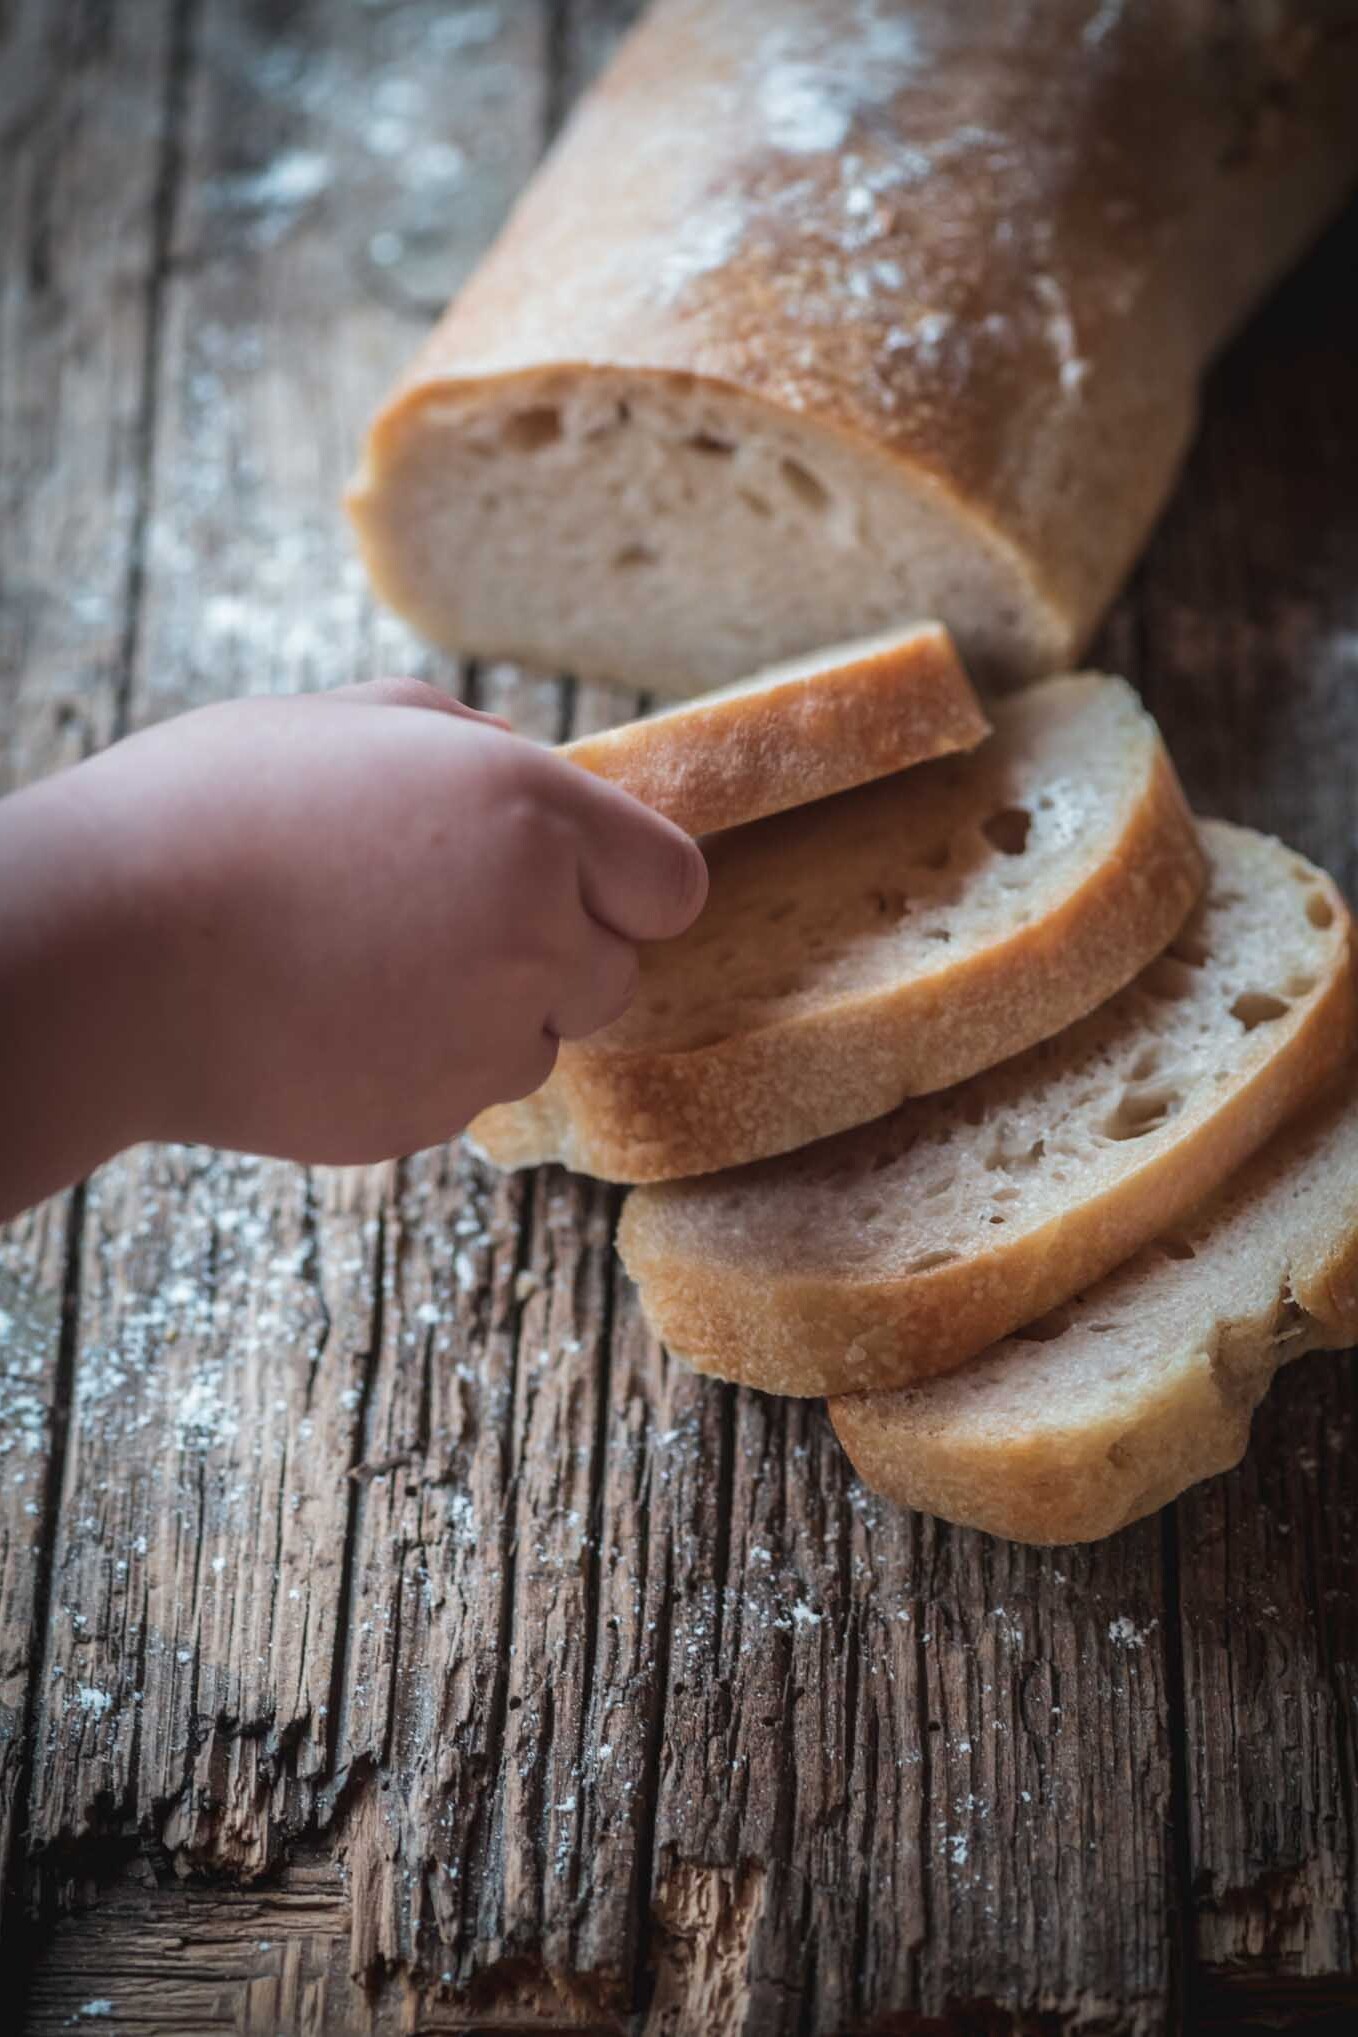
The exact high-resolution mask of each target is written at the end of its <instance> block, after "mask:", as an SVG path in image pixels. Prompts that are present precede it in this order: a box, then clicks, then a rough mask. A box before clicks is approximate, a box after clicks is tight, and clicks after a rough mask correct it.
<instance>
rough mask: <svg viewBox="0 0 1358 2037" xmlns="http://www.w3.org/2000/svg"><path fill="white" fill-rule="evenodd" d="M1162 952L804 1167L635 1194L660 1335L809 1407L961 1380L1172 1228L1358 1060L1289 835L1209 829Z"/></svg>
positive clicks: (1326, 914)
mask: <svg viewBox="0 0 1358 2037" xmlns="http://www.w3.org/2000/svg"><path fill="white" fill-rule="evenodd" d="M1203 841H1204V846H1205V848H1206V850H1207V854H1208V860H1209V864H1210V877H1209V883H1208V891H1207V895H1206V898H1205V899H1204V901H1203V903H1202V904H1201V905H1200V906H1199V907H1198V908H1197V910H1196V911H1195V913H1194V914H1193V916H1192V917H1191V918H1190V919H1189V921H1188V924H1187V926H1186V927H1185V929H1184V930H1183V932H1182V933H1181V934H1180V935H1179V937H1178V938H1177V939H1176V940H1175V942H1174V943H1173V944H1172V946H1171V947H1170V949H1169V951H1168V953H1167V954H1165V955H1164V956H1162V957H1160V958H1159V959H1157V960H1156V961H1155V962H1153V963H1152V964H1151V965H1150V967H1149V968H1147V969H1146V970H1144V971H1143V972H1142V974H1141V975H1140V976H1139V977H1138V979H1137V980H1136V982H1135V983H1133V984H1130V985H1129V986H1128V987H1127V988H1126V989H1125V990H1123V991H1122V992H1120V993H1119V995H1118V996H1117V997H1115V998H1113V999H1112V1000H1111V1001H1110V1002H1109V1003H1108V1004H1107V1005H1105V1006H1103V1007H1102V1009H1100V1010H1099V1011H1097V1012H1094V1013H1092V1014H1091V1015H1090V1016H1089V1017H1088V1018H1086V1019H1083V1020H1082V1021H1081V1022H1080V1023H1079V1024H1078V1025H1075V1026H1072V1027H1071V1028H1069V1029H1068V1030H1067V1031H1066V1032H1063V1033H1061V1034H1059V1035H1058V1036H1057V1037H1056V1038H1055V1039H1050V1040H1046V1041H1044V1042H1043V1043H1042V1044H1041V1045H1040V1046H1038V1047H1035V1048H1033V1049H1031V1050H1030V1051H1029V1052H1028V1053H1026V1054H1022V1055H1020V1056H1018V1058H1017V1059H1015V1060H1013V1061H1009V1062H1007V1063H1005V1064H1004V1066H1002V1067H999V1068H993V1069H991V1070H990V1071H989V1072H988V1073H986V1074H984V1075H978V1076H976V1077H974V1078H973V1079H972V1080H971V1081H970V1082H967V1083H964V1084H962V1085H961V1086H960V1087H959V1088H957V1089H953V1090H949V1091H947V1092H945V1093H944V1094H942V1095H939V1096H931V1097H926V1098H922V1099H919V1100H917V1101H914V1102H911V1103H907V1104H905V1105H903V1106H902V1108H901V1109H900V1110H898V1111H896V1112H894V1113H893V1114H892V1115H891V1116H890V1117H886V1118H882V1119H880V1120H878V1121H877V1122H876V1123H874V1124H870V1125H865V1126H863V1127H861V1128H860V1129H859V1130H857V1131H853V1132H847V1133H843V1134H841V1135H840V1136H839V1137H838V1138H834V1139H827V1140H824V1141H822V1142H821V1143H820V1144H819V1145H816V1146H812V1147H810V1148H808V1149H807V1150H806V1151H804V1152H800V1153H794V1154H789V1155H786V1156H785V1157H783V1158H782V1159H779V1160H773V1161H766V1162H763V1163H762V1164H761V1165H759V1166H755V1167H746V1168H741V1169H738V1170H735V1171H733V1172H730V1173H726V1174H719V1175H713V1176H711V1177H709V1178H708V1179H706V1180H700V1181H683V1182H671V1183H666V1184H665V1185H664V1186H661V1187H651V1188H640V1189H637V1190H635V1191H634V1193H633V1194H632V1195H631V1196H630V1197H629V1199H628V1202H627V1206H626V1208H625V1209H624V1211H623V1217H622V1223H621V1227H620V1230H619V1236H618V1245H619V1250H620V1251H621V1253H622V1256H623V1260H624V1262H625V1264H626V1266H627V1270H628V1272H629V1273H630V1274H631V1275H632V1277H633V1279H634V1280H635V1281H636V1282H637V1284H638V1287H639V1288H640V1291H641V1300H642V1305H643V1307H644V1309H645V1311H646V1315H647V1317H648V1319H649V1320H650V1323H651V1325H652V1327H653V1328H654V1330H655V1331H656V1333H657V1335H659V1336H660V1337H661V1338H662V1339H663V1341H664V1342H665V1343H666V1344H667V1345H668V1346H669V1348H670V1350H671V1351H673V1352H675V1353H676V1354H677V1355H680V1356H683V1357H685V1358H687V1359H688V1360H689V1361H690V1362H691V1363H693V1364H694V1365H696V1366H697V1367H698V1368H699V1370H701V1371H704V1372H714V1373H717V1374H719V1375H720V1376H721V1377H723V1378H726V1379H736V1380H743V1381H746V1382H748V1383H749V1384H750V1385H753V1386H760V1387H765V1388H767V1389H769V1390H771V1391H774V1392H780V1393H793V1394H814V1393H844V1392H858V1391H861V1390H864V1389H866V1388H870V1387H877V1386H899V1385H904V1384H906V1383H908V1382H910V1381H913V1380H917V1379H923V1378H927V1377H930V1376H932V1375H934V1374H937V1373H942V1372H948V1371H952V1370H953V1369H955V1368H956V1367H957V1366H958V1365H961V1364H963V1363H964V1362H965V1361H966V1360H967V1359H968V1358H971V1357H974V1356H975V1355H976V1354H977V1352H979V1351H982V1350H984V1349H985V1348H986V1346H987V1345H989V1344H991V1343H993V1342H994V1341H995V1340H996V1339H997V1338H999V1337H1003V1336H1007V1335H1008V1334H1009V1333H1010V1332H1011V1331H1012V1330H1014V1329H1017V1328H1018V1327H1019V1326H1020V1325H1021V1324H1024V1323H1028V1322H1032V1321H1033V1320H1034V1319H1035V1318H1036V1317H1038V1316H1041V1315H1043V1314H1045V1313H1046V1312H1047V1311H1048V1310H1049V1309H1051V1308H1054V1307H1056V1306H1057V1305H1058V1304H1060V1303H1061V1302H1063V1301H1066V1300H1068V1299H1069V1298H1070V1296H1071V1295H1073V1294H1077V1293H1079V1292H1080V1291H1081V1290H1082V1289H1084V1288H1085V1287H1086V1286H1088V1285H1089V1283H1090V1282H1091V1281H1094V1280H1097V1279H1100V1278H1102V1276H1103V1275H1104V1274H1106V1273H1108V1272H1110V1271H1111V1270H1112V1269H1113V1267H1115V1266H1117V1265H1119V1264H1120V1263H1121V1262H1122V1261H1123V1260H1124V1259H1126V1258H1127V1257H1128V1256H1129V1255H1130V1254H1131V1253H1132V1252H1134V1251H1136V1250H1137V1249H1138V1248H1139V1247H1140V1246H1141V1245H1143V1244H1144V1243H1146V1241H1147V1240H1148V1239H1150V1238H1152V1237H1154V1236H1156V1235H1157V1234H1158V1233H1160V1232H1161V1231H1163V1230H1164V1229H1165V1227H1166V1226H1167V1225H1172V1224H1174V1223H1175V1222H1177V1221H1178V1220H1179V1219H1180V1218H1181V1217H1182V1216H1183V1215H1185V1214H1186V1213H1187V1212H1188V1211H1189V1210H1191V1209H1192V1208H1193V1207H1194V1206H1195V1205H1196V1204H1197V1203H1199V1202H1200V1201H1201V1200H1202V1199H1203V1198H1204V1197H1205V1196H1207V1195H1208V1194H1210V1193H1211V1192H1212V1191H1213V1190H1214V1189H1215V1188H1217V1187H1218V1186H1219V1185H1220V1184H1221V1183H1222V1182H1223V1181H1225V1180H1226V1179H1227V1177H1228V1176H1229V1175H1230V1174H1231V1172H1232V1171H1233V1170H1234V1169H1235V1168H1236V1167H1238V1166H1240V1165H1241V1163H1242V1162H1243V1161H1244V1160H1245V1159H1247V1158H1248V1157H1249V1155H1250V1154H1252V1153H1253V1152H1255V1151H1256V1150H1257V1149H1258V1148H1259V1147H1260V1146H1261V1145H1262V1144H1263V1143H1264V1141H1265V1140H1267V1139H1268V1138H1269V1137H1271V1135H1272V1134H1273V1132H1274V1131H1275V1130H1276V1129H1277V1128H1278V1127H1279V1126H1280V1125H1281V1124H1282V1123H1283V1122H1284V1121H1285V1120H1286V1119H1287V1117H1288V1116H1289V1115H1290V1114H1291V1113H1292V1112H1293V1111H1295V1110H1296V1109H1297V1108H1298V1107H1299V1106H1300V1105H1301V1104H1302V1103H1303V1102H1304V1101H1306V1100H1307V1099H1308V1098H1309V1097H1310V1096H1311V1095H1312V1094H1313V1093H1314V1092H1315V1091H1316V1090H1317V1088H1318V1087H1319V1086H1320V1085H1321V1084H1322V1083H1323V1082H1325V1081H1326V1080H1327V1079H1328V1078H1329V1077H1330V1076H1331V1075H1332V1074H1333V1073H1334V1072H1335V1071H1336V1069H1337V1068H1338V1067H1339V1066H1340V1065H1341V1064H1342V1062H1343V1060H1344V1059H1345V1058H1346V1057H1347V1055H1348V1053H1349V1051H1350V1048H1351V1046H1352V1044H1353V1036H1354V1025H1355V1001H1354V988H1353V981H1352V965H1351V958H1350V945H1349V932H1350V929H1349V918H1348V913H1347V911H1346V910H1345V907H1344V905H1343V902H1342V900H1341V899H1340V897H1339V895H1338V893H1337V892H1336V890H1335V888H1334V886H1333V885H1332V884H1331V883H1330V882H1329V880H1328V878H1326V877H1324V876H1322V875H1321V873H1320V872H1319V871H1318V870H1316V869H1314V868H1312V866H1311V865H1310V864H1309V863H1307V862H1305V861H1304V860H1303V859H1302V858H1301V857H1300V856H1297V855H1295V854H1293V852H1292V851H1290V850H1288V849H1285V848H1283V847H1282V846H1281V845H1280V844H1279V843H1277V842H1274V841H1271V840H1268V839H1266V838H1265V837H1263V836H1260V835H1256V834H1252V833H1250V832H1249V831H1248V830H1245V829H1239V828H1230V827H1226V826H1224V825H1222V824H1221V823H1208V824H1206V825H1205V826H1204V828H1203Z"/></svg>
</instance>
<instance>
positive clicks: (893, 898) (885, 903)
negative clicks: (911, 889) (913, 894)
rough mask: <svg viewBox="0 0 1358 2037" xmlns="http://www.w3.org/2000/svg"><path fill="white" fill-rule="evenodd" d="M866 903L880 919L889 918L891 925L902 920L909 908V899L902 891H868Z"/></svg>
mask: <svg viewBox="0 0 1358 2037" xmlns="http://www.w3.org/2000/svg"><path fill="white" fill-rule="evenodd" d="M868 903H869V905H871V906H872V907H873V909H874V911H876V912H877V913H878V914H879V915H880V916H881V918H882V919H885V920H890V921H891V923H892V925H893V926H894V925H896V924H897V922H898V921H900V920H903V919H904V918H905V916H906V914H907V913H908V912H909V910H910V900H909V899H908V898H907V897H906V895H905V893H904V892H903V891H875V890H874V891H870V892H869V893H868Z"/></svg>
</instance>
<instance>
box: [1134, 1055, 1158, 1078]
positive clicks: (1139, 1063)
mask: <svg viewBox="0 0 1358 2037" xmlns="http://www.w3.org/2000/svg"><path fill="white" fill-rule="evenodd" d="M1159 1068H1160V1049H1159V1048H1158V1047H1147V1049H1146V1051H1145V1053H1144V1054H1138V1055H1137V1057H1136V1061H1135V1063H1134V1064H1133V1067H1132V1081H1133V1082H1149V1081H1150V1079H1151V1077H1152V1075H1155V1074H1157V1073H1158V1072H1159Z"/></svg>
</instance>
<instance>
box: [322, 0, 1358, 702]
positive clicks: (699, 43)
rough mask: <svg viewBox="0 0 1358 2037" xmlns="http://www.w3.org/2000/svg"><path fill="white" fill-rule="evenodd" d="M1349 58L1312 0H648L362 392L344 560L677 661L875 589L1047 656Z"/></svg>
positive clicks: (1340, 175) (562, 635)
mask: <svg viewBox="0 0 1358 2037" xmlns="http://www.w3.org/2000/svg"><path fill="white" fill-rule="evenodd" d="M1356 96H1358V37H1355V36H1354V35H1353V33H1352V8H1351V5H1349V4H1347V0H1324V4H1318V0H1307V4H1304V5H1291V6H1283V5H1281V4H1280V0H1268V4H1265V0H1254V4H1251V5H1248V6H1244V5H1236V6H1230V5H1226V4H1225V0H1139V4H1138V5H1136V6H1117V5H1108V4H1105V5H1102V6H1100V5H1099V4H1098V0H1042V4H1041V5H1040V6H1022V7H1020V6H1002V5H997V4H996V0H872V4H869V0H853V4H851V0H660V4H659V5H656V6H652V7H649V8H647V10H646V14H645V17H644V19H643V20H642V22H641V24H640V26H639V27H638V28H637V30H636V31H635V33H634V34H633V35H632V36H631V37H629V39H628V41H627V43H626V44H625V46H624V48H623V50H622V52H621V53H620V55H619V57H618V59H617V62H616V63H615V64H614V65H613V66H612V67H611V68H610V70H609V71H608V73H607V74H606V76H605V77H603V78H602V79H601V80H600V82H599V83H598V84H597V85H596V86H595V87H594V88H593V90H592V91H591V92H589V93H588V94H587V95H586V97H585V99H584V101H583V102H582V104H581V106H580V107H579V109H578V111H577V112H576V114H575V117H574V119H573V120H572V122H571V125H570V128H569V130H568V132H567V133H566V134H565V135H564V136H563V138H562V139H561V141H560V142H559V143H558V145H557V146H556V147H555V148H554V149H553V150H552V152H551V155H550V156H549V157H548V159H547V161H546V162H545V163H544V165H543V167H542V169H541V171H540V172H539V174H538V176H537V177H536V178H535V179H534V181H533V184H532V185H531V186H530V188H529V189H528V190H527V191H526V192H525V193H524V195H523V197H522V199H521V200H520V202H519V204H518V205H517V206H516V208H515V210H514V213H513V215H512V217H511V219H510V221H509V223H508V225H507V226H506V228H505V231H504V233H503V234H502V235H501V236H500V238H499V240H498V241H497V243H496V245H495V247H494V249H493V250H492V252H491V253H490V255H489V256H488V257H487V259H486V261H485V262H484V263H483V265H482V266H481V268H480V269H479V270H478V272H477V274H476V275H475V276H474V277H473V278H472V280H471V281H470V282H469V283H468V285H467V286H466V288H465V290H464V291H463V292H462V294H461V295H460V297H459V298H458V301H457V303H456V304H455V305H454V306H453V308H452V310H451V311H450V312H449V314H448V316H447V317H446V318H445V319H444V320H443V321H442V322H441V323H440V325H439V326H438V327H437V328H436V329H435V331H434V332H433V333H432V334H431V335H430V336H429V338H428V339H427V340H426V341H425V343H424V345H423V347H422V348H421V351H420V354H419V356H418V358H417V359H416V361H415V362H414V363H413V365H412V367H411V369H410V372H409V373H408V374H407V375H406V377H405V378H404V380H403V381H402V383H401V385H400V387H399V388H398V389H397V390H395V391H394V392H393V394H392V396H391V399H390V400H389V402H388V403H387V404H386V405H385V406H384V408H383V410H382V413H381V415H380V416H379V417H378V418H377V420H376V422H375V423H374V425H373V428H372V431H371V433H370V435H369V439H368V443H367V448H366V452H365V455H364V460H363V464H362V469H361V471H360V473H359V474H358V476H357V478H356V480H355V483H354V486H353V489H352V492H351V494H350V498H349V500H350V509H351V512H352V515H353V518H354V522H355V525H356V527H357V531H358V536H359V540H360V543H361V545H362V548H363V552H364V556H365V558H366V559H367V562H368V565H369V568H370V571H371V573H372V576H373V579H374V582H375V584H376V586H377V589H378V591H379V593H381V595H382V596H383V598H384V599H385V600H387V601H389V602H391V604H392V605H393V607H395V608H397V609H398V610H400V611H401V613H403V614H404V615H406V616H407V617H408V618H409V619H410V620H411V621H412V622H413V623H414V624H415V625H416V627H417V628H419V629H422V630H424V631H425V632H427V634H428V635H430V636H432V637H434V638H435V639H436V640H437V641H438V642H440V643H442V644H445V645H447V646H448V647H449V648H450V649H456V650H462V651H472V652H477V653H481V654H487V653H490V654H495V655H498V656H509V657H516V658H520V659H523V660H526V661H528V662H533V661H536V662H539V663H543V664H545V665H546V666H547V667H548V669H554V668H555V667H556V666H557V665H559V664H561V663H564V664H565V665H567V666H568V667H569V669H570V670H571V671H574V672H578V673H580V674H581V675H582V676H586V677H592V678H613V679H618V680H622V681H625V682H627V683H630V684H633V685H640V686H647V687H651V688H653V689H655V690H656V691H663V692H669V693H675V694H680V693H691V692H694V691H697V690H699V689H700V688H702V687H704V686H712V685H719V684H721V683H723V682H724V681H726V680H730V679H734V678H736V677H738V676H739V675H740V674H741V673H742V672H750V671H753V670H754V669H755V668H756V666H758V665H761V664H764V663H767V662H769V661H770V660H772V659H774V658H783V657H788V656H790V655H794V654H796V653H797V652H800V651H803V650H809V649H812V648H814V647H815V646H816V645H818V644H826V643H834V642H836V641H837V640H839V639H840V638H843V637H851V636H857V635H860V634H863V633H866V632H868V631H872V630H877V629H883V628H886V627H888V626H889V625H890V624H892V623H893V622H895V621H897V620H899V618H900V617H902V616H910V615H938V616H941V617H942V618H943V619H944V620H945V621H946V622H947V623H949V624H950V625H951V627H952V628H953V629H954V631H955V632H956V634H957V640H958V642H959V644H960V645H961V646H962V651H963V655H964V657H965V658H966V660H967V663H968V665H969V667H970V668H971V669H972V670H973V671H974V672H976V673H977V674H979V675H980V676H982V677H983V678H987V677H989V676H990V674H991V673H992V672H994V671H1002V672H1004V673H1006V674H1011V675H1021V676H1023V677H1031V676H1034V675H1035V674H1037V673H1040V672H1051V671H1059V670H1061V669H1062V668H1063V667H1067V666H1069V664H1070V663H1071V662H1072V661H1073V659H1074V658H1076V657H1077V656H1078V655H1079V651H1080V648H1081V645H1082V644H1083V643H1084V641H1085V640H1086V639H1087V638H1088V635H1089V633H1090V629H1091V626H1092V624H1093V622H1094V620H1095V618H1096V617H1097V615H1098V614H1099V611H1100V610H1101V609H1102V608H1103V606H1104V604H1105V603H1106V601H1107V600H1108V597H1109V595H1110V594H1111V593H1112V591H1113V589H1114V587H1115V586H1116V584H1117V582H1118V581H1119V580H1120V579H1121V577H1122V575H1123V574H1124V572H1125V571H1126V569H1127V567H1128V566H1129V564H1130V563H1131V560H1132V557H1133V556H1134V554H1135V553H1136V551H1137V550H1138V549H1139V547H1140V545H1141V542H1142V539H1143V538H1144V536H1145V533H1146V531H1147V529H1148V528H1149V526H1150V523H1151V521H1152V519H1153V517H1154V516H1155V514H1156V513H1157V511H1158V509H1159V507H1160V505H1161V504H1162V502H1163V501H1164V499H1165V497H1166V495H1167V494H1168V492H1169V489H1170V486H1171V485H1172V482H1173V480H1174V477H1175V475H1176V473H1177V472H1178V468H1179V465H1180V462H1181V459H1182V456H1183V450H1184V445H1185V443H1186V441H1187V438H1188V435H1189V432H1190V430H1191V427H1192V422H1193V416H1194V411H1195V408H1196V398H1197V388H1196V385H1197V381H1198V378H1199V375H1200V374H1201V372H1202V369H1203V367H1204V365H1205V362H1206V361H1207V359H1208V357H1209V356H1210V355H1211V353H1212V352H1213V351H1214V350H1215V348H1216V347H1217V345H1218V344H1219V342H1220V340H1221V338H1222V337H1223V335H1224V334H1225V333H1226V332H1227V331H1228V330H1229V329H1230V328H1231V327H1232V326H1234V325H1235V324H1236V323H1237V321H1238V320H1239V319H1240V318H1241V316H1242V315H1243V313H1244V312H1245V311H1246V310H1247V308H1248V307H1249V306H1250V305H1251V304H1252V303H1253V302H1254V301H1255V300H1256V299H1257V298H1258V297H1259V295H1260V294H1261V292H1262V291H1263V290H1264V289H1265V288H1266V286H1267V285H1268V284H1269V282H1270V281H1271V280H1272V279H1273V278H1274V277H1276V276H1278V275H1280V274H1281V273H1282V272H1283V271H1284V270H1285V269H1286V268H1287V267H1288V266H1289V264H1290V263H1292V262H1293V261H1294V260H1295V259H1296V257H1297V255H1298V253H1299V252H1300V250H1301V249H1302V247H1303V246H1304V245H1305V244H1306V242H1307V240H1308V239H1309V238H1310V237H1311V235H1312V234H1313V233H1314V232H1316V231H1317V230H1318V228H1319V227H1320V225H1321V224H1322V223H1323V221H1324V220H1325V219H1326V218H1327V216H1328V215H1329V214H1330V213H1331V212H1332V211H1334V210H1336V209H1337V207H1338V205H1339V203H1340V201H1341V199H1342V197H1343V195H1344V193H1345V191H1346V189H1347V188H1348V186H1349V184H1350V183H1351V181H1352V179H1353V176H1354V173H1355V169H1358V122H1355V120H1354V119H1353V105H1354V103H1355V97H1356Z"/></svg>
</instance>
